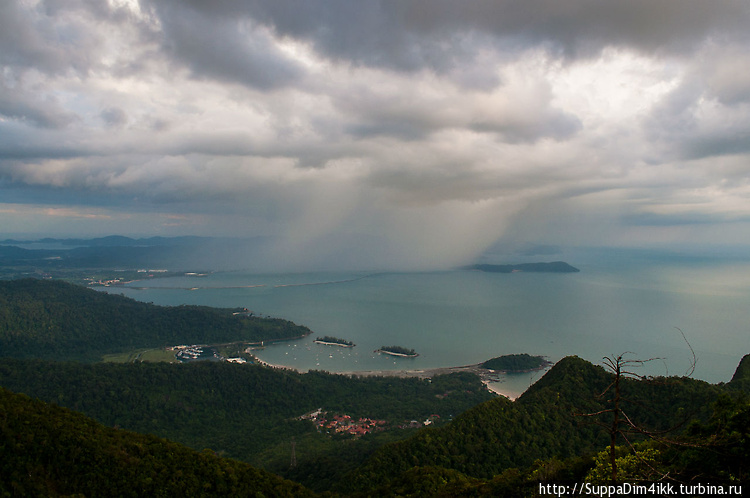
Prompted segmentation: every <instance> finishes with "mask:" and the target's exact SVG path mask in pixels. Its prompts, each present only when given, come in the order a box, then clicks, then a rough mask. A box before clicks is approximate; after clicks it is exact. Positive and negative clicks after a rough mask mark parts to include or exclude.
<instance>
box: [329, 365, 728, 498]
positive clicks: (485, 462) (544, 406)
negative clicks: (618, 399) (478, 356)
mask: <svg viewBox="0 0 750 498" xmlns="http://www.w3.org/2000/svg"><path fill="white" fill-rule="evenodd" d="M612 379H613V377H612V375H611V374H609V373H607V372H606V371H605V370H604V369H603V368H601V367H598V366H594V365H592V364H590V363H588V362H586V361H584V360H582V359H580V358H577V357H568V358H564V359H563V360H561V361H560V362H558V363H557V364H556V365H555V366H554V367H553V368H552V369H551V370H550V371H549V372H548V373H547V374H546V375H545V376H544V377H543V378H542V379H540V380H539V381H538V382H537V383H536V384H534V385H533V386H532V387H531V388H530V389H529V390H528V391H527V392H526V393H525V394H524V395H523V396H521V397H520V398H519V399H517V400H516V401H515V402H510V401H508V400H506V399H502V398H498V399H494V400H492V401H489V402H486V403H483V404H481V405H479V406H476V407H474V408H472V409H470V410H468V411H466V412H465V413H463V414H462V415H461V416H460V417H458V418H457V419H456V420H455V421H454V422H453V423H451V424H450V425H448V426H446V427H441V428H436V429H426V430H423V431H420V433H419V434H417V435H415V436H414V437H412V438H410V439H408V440H406V441H401V442H398V443H394V444H390V445H387V446H385V447H383V448H381V449H379V450H378V451H377V452H376V453H375V454H374V455H373V456H372V457H371V458H370V459H369V460H368V462H367V463H366V464H365V465H364V466H362V467H361V468H360V469H358V470H357V472H355V473H354V474H353V475H351V476H350V478H349V479H347V481H346V484H345V485H344V488H343V489H345V490H346V491H348V492H354V491H357V490H362V489H366V488H367V487H368V486H372V485H373V484H376V485H377V484H379V483H385V482H387V481H388V480H389V479H391V478H393V477H394V476H398V475H400V474H401V473H403V472H405V471H407V470H408V469H410V468H412V467H415V466H417V467H425V466H432V467H442V468H446V469H453V470H457V471H459V472H461V473H463V474H465V475H467V476H470V477H475V478H483V479H490V478H492V477H493V476H495V475H497V474H500V473H502V472H503V471H505V470H507V469H510V468H514V467H527V466H529V465H531V464H532V463H533V462H534V461H535V460H537V459H549V458H552V457H556V458H567V457H574V456H578V455H584V454H587V453H589V454H590V453H593V452H595V451H598V450H600V449H602V448H603V447H605V446H606V445H607V444H608V442H609V436H608V434H607V433H606V431H605V429H604V428H602V427H600V426H599V425H596V424H595V423H593V421H594V420H602V421H607V420H608V418H607V414H603V415H601V416H600V417H582V416H579V415H581V414H588V413H595V412H599V411H601V410H603V409H605V408H607V407H608V406H609V404H608V400H609V399H611V395H605V396H603V397H600V396H599V395H600V394H601V393H602V392H604V391H605V390H606V388H607V386H608V385H609V384H610V383H611V381H612ZM720 392H722V388H721V387H719V386H715V385H710V384H707V383H705V382H702V381H697V380H694V379H689V378H656V379H650V380H646V381H635V380H627V381H625V382H624V383H623V398H624V399H625V401H624V402H623V409H624V410H626V413H627V414H628V416H629V417H631V419H632V420H633V421H634V422H635V423H637V424H639V425H641V426H642V427H645V428H649V429H653V430H656V429H667V428H670V427H672V426H674V425H679V422H680V421H684V422H685V423H684V424H683V425H682V427H683V428H684V427H686V426H687V423H688V422H689V421H690V420H694V419H703V420H705V419H707V418H708V416H709V415H710V413H711V404H712V403H713V401H715V400H716V399H717V397H718V396H719V394H720ZM637 439H638V438H637V437H635V439H634V440H637Z"/></svg>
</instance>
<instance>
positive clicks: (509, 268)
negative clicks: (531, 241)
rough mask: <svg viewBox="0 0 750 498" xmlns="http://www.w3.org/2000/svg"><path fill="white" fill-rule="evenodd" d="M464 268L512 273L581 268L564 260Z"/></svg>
mask: <svg viewBox="0 0 750 498" xmlns="http://www.w3.org/2000/svg"><path fill="white" fill-rule="evenodd" d="M464 268H465V269H466V270H479V271H486V272H490V273H514V272H537V273H540V272H547V273H576V272H579V271H581V270H579V269H578V268H576V267H574V266H570V265H569V264H568V263H566V262H564V261H553V262H551V263H521V264H517V265H487V264H477V265H470V266H466V267H464Z"/></svg>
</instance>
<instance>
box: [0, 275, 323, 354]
mask: <svg viewBox="0 0 750 498" xmlns="http://www.w3.org/2000/svg"><path fill="white" fill-rule="evenodd" d="M309 333H310V330H309V329H307V327H302V326H298V325H295V324H293V323H292V322H288V321H286V320H279V319H262V318H255V317H245V316H239V315H237V316H233V315H232V313H231V311H230V310H224V309H218V308H210V307H204V306H176V307H166V306H155V305H152V304H147V303H141V302H138V301H135V300H133V299H129V298H126V297H123V296H117V295H110V294H105V293H103V292H97V291H94V290H91V289H86V288H85V287H81V286H76V285H72V284H68V283H65V282H61V281H56V280H37V279H23V280H9V281H0V356H9V357H18V358H51V359H52V358H54V359H78V360H97V359H100V357H101V356H102V355H103V354H105V353H112V352H119V351H123V350H129V349H135V348H147V347H164V346H167V345H174V344H178V343H189V344H206V343H217V342H235V341H260V340H271V339H283V338H291V337H299V336H303V335H307V334H309Z"/></svg>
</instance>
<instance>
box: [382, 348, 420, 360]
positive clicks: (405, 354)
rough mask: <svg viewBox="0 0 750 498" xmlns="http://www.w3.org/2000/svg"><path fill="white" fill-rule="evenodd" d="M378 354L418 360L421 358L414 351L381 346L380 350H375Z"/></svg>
mask: <svg viewBox="0 0 750 498" xmlns="http://www.w3.org/2000/svg"><path fill="white" fill-rule="evenodd" d="M375 352H376V353H385V354H389V355H391V356H403V357H406V358H416V357H417V356H419V354H417V352H416V351H414V350H413V349H407V348H403V347H401V346H381V347H380V349H377V350H375Z"/></svg>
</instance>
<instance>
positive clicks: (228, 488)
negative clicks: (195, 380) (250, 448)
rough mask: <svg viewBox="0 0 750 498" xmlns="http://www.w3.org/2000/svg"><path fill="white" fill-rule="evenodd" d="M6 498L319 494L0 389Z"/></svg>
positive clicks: (0, 465)
mask: <svg viewBox="0 0 750 498" xmlns="http://www.w3.org/2000/svg"><path fill="white" fill-rule="evenodd" d="M0 414H1V415H2V416H0V476H1V477H0V496H71V495H82V496H178V495H179V496H294V497H297V496H313V493H312V492H310V491H309V490H307V489H305V488H304V487H302V486H300V485H299V484H296V483H293V482H291V481H287V480H283V479H281V478H279V477H278V476H275V475H273V474H271V473H269V472H266V471H263V470H258V469H255V468H253V467H251V466H250V465H248V464H245V463H242V462H238V461H235V460H229V459H226V458H219V457H217V456H216V455H215V454H214V453H213V452H212V451H203V452H198V451H195V450H191V449H189V448H186V447H184V446H182V445H180V444H177V443H173V442H170V441H166V440H164V439H160V438H157V437H154V436H146V435H142V434H137V433H134V432H128V431H123V430H118V429H112V428H108V427H104V426H102V425H101V424H98V423H96V422H94V421H93V420H91V419H90V418H87V417H84V416H83V415H81V414H79V413H74V412H71V411H69V410H66V409H64V408H60V407H57V406H54V405H51V404H48V403H42V402H40V401H35V400H32V399H30V398H29V397H28V396H24V395H21V394H15V393H12V392H10V391H8V390H7V389H3V388H0Z"/></svg>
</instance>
